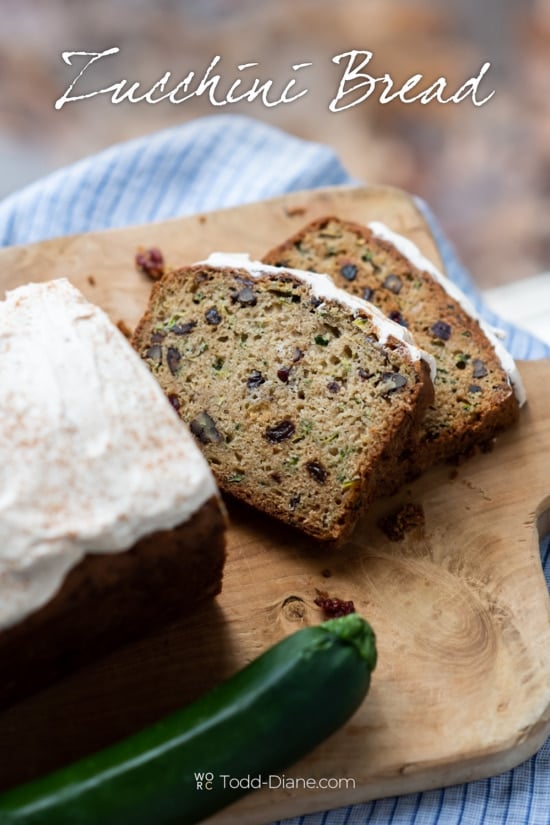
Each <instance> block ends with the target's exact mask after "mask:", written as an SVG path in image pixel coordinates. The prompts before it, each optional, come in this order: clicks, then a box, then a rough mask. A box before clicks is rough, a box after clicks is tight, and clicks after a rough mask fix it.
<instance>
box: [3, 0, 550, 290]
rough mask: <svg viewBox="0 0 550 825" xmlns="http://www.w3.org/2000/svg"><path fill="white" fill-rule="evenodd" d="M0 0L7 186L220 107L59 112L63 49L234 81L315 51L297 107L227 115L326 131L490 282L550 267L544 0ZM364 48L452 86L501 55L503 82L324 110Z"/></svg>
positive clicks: (547, 1) (105, 69) (147, 78)
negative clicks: (416, 205)
mask: <svg viewBox="0 0 550 825" xmlns="http://www.w3.org/2000/svg"><path fill="white" fill-rule="evenodd" d="M0 9H1V10H2V19H3V24H2V26H1V27H0V197H3V196H5V195H7V194H8V193H10V192H11V191H14V190H16V189H17V188H19V187H21V186H23V185H25V184H26V183H28V182H30V181H32V180H34V179H36V178H38V177H40V176H42V175H44V174H46V173H48V172H49V171H51V170H54V169H56V168H58V167H60V166H63V165H66V164H68V163H71V162H73V161H75V160H77V159H79V158H81V157H84V156H85V155H88V154H90V153H93V152H96V151H98V150H100V149H102V148H104V147H106V146H108V145H110V144H112V143H114V142H118V141H122V140H126V139H129V138H132V137H135V136H139V135H143V134H147V133H149V132H153V131H155V130H157V129H161V128H163V127H165V126H169V125H173V124H177V123H183V122H185V121H188V120H191V119H194V118H196V117H198V116H202V115H209V114H214V113H215V114H217V113H218V112H219V111H220V110H219V109H218V110H214V109H213V108H212V107H211V106H210V105H209V103H208V100H207V99H206V98H198V99H192V100H190V101H188V102H186V103H184V104H182V105H179V106H175V105H171V104H170V103H168V102H165V103H162V104H159V105H156V106H151V105H147V104H141V105H130V104H128V103H122V104H120V105H118V106H114V105H112V104H111V103H110V102H109V101H108V99H106V98H105V97H97V98H95V99H93V100H89V101H86V102H81V103H73V104H69V105H66V106H65V107H64V108H63V109H62V110H61V111H55V109H54V105H53V104H54V101H55V100H56V99H57V98H58V97H59V96H60V95H61V94H62V93H63V91H65V89H66V88H67V86H68V84H69V82H70V80H71V79H72V77H73V76H74V74H75V71H74V69H72V68H70V67H68V66H66V65H65V64H64V63H63V62H62V60H61V52H62V51H64V50H74V51H76V50H84V51H101V50H103V49H107V48H110V47H112V46H119V47H120V49H121V52H120V54H119V55H118V56H116V57H115V58H108V59H107V60H104V61H103V63H102V64H97V65H96V67H95V68H94V78H95V80H96V83H97V82H103V83H104V84H109V83H113V82H114V81H115V80H117V79H120V78H121V77H126V78H129V79H130V80H143V82H144V84H145V85H144V88H145V89H146V88H149V86H150V85H152V83H153V82H154V81H155V80H157V79H158V78H160V77H161V75H162V74H164V72H166V71H171V72H172V73H173V77H174V78H182V77H184V76H185V75H186V74H187V72H189V71H190V70H192V69H194V70H195V71H197V73H199V72H200V73H202V72H203V71H204V69H206V67H207V65H208V63H209V62H210V60H211V58H212V57H213V56H214V55H215V54H220V55H221V56H222V58H223V63H222V67H225V69H226V72H227V77H228V78H231V77H234V76H236V75H235V66H236V65H237V64H239V63H243V62H250V61H258V62H259V63H260V69H261V73H262V77H264V78H267V77H272V78H275V79H277V78H279V79H281V80H282V79H286V78H288V77H290V76H291V74H290V66H291V65H292V64H293V63H297V62H304V61H313V63H314V66H315V77H314V80H311V78H312V75H309V74H308V75H307V79H308V80H309V82H308V84H307V85H308V86H309V88H310V92H309V94H308V95H307V96H306V97H304V98H303V99H302V100H300V101H298V102H297V103H295V104H291V105H284V106H279V107H277V108H275V109H272V110H268V109H266V108H265V107H263V106H262V105H261V104H249V103H243V104H241V105H236V106H232V107H231V108H230V109H229V108H227V109H225V111H229V110H230V111H231V112H242V113H244V114H248V115H250V116H255V117H258V118H260V119H262V120H264V121H267V122H270V123H272V124H274V125H276V126H278V127H279V128H281V129H285V130H287V131H289V132H292V133H294V134H296V135H298V136H301V137H304V138H307V139H310V140H316V141H321V142H324V143H327V144H330V145H332V146H333V147H334V148H335V149H336V150H337V152H338V153H339V155H340V157H341V159H342V161H343V163H344V165H345V166H346V167H347V169H348V170H349V171H350V172H351V173H352V174H353V175H355V176H356V177H358V178H360V179H362V180H363V181H365V182H370V183H387V184H392V185H395V186H399V187H402V188H404V189H407V190H409V191H411V192H414V193H416V194H419V195H421V196H422V197H424V198H425V199H426V200H427V201H428V202H429V203H430V204H431V206H432V208H433V209H434V211H435V213H436V214H437V216H438V217H439V219H440V221H441V223H442V224H443V226H444V228H445V230H446V232H447V234H448V235H449V236H450V238H451V239H452V241H453V242H454V244H455V245H456V247H457V248H458V250H459V252H460V255H461V257H462V258H463V260H464V261H465V262H466V264H467V265H468V266H469V268H470V269H471V271H472V272H473V274H474V276H475V279H476V281H477V282H478V284H479V285H480V286H481V287H483V288H487V287H492V286H496V285H501V284H506V283H509V282H511V281H516V280H518V279H522V278H527V277H529V276H532V275H534V274H536V273H538V272H542V271H543V270H547V269H550V265H549V263H550V262H549V258H550V234H549V232H548V215H549V214H550V93H549V92H550V0H484V2H478V0H447V1H446V2H445V0H439V2H438V0H368V2H365V0H341V1H340V2H339V3H336V2H334V0H331V1H330V2H325V0H315V2H314V0H263V2H262V0H260V1H257V2H253V0H202V1H201V2H199V0H197V1H196V2H190V0H157V2H155V3H154V4H153V3H151V2H149V3H147V2H145V0H96V2H95V3H86V2H77V0H48V2H40V1H39V0H0ZM353 48H355V49H368V50H370V51H373V52H374V59H373V61H372V62H371V64H370V65H369V68H368V71H371V72H372V74H375V75H380V74H383V73H384V72H389V73H390V74H391V75H392V77H393V78H394V79H395V80H396V82H399V81H400V82H403V81H404V80H406V79H407V78H408V77H410V76H411V75H412V74H415V73H422V74H425V75H426V78H430V79H434V80H435V79H436V78H437V77H439V76H440V75H444V76H445V77H447V78H448V80H449V88H450V89H452V90H455V89H456V88H458V86H459V85H460V84H461V83H462V82H464V80H466V79H467V78H469V77H471V76H472V75H475V74H477V72H478V71H479V68H480V67H481V65H482V63H484V62H485V61H490V62H491V64H492V67H491V70H490V72H489V75H488V77H487V78H486V80H485V81H484V85H483V86H482V89H483V90H485V91H486V92H487V91H490V90H491V89H493V88H494V89H496V95H495V97H494V98H493V99H492V100H491V101H490V102H489V103H488V104H486V105H485V106H483V107H481V108H476V107H475V106H473V105H472V104H471V102H469V101H466V102H464V103H462V104H461V105H448V106H443V105H440V104H437V103H432V104H430V105H427V106H422V105H420V104H413V105H403V104H402V103H400V102H398V101H397V102H395V103H393V104H390V105H385V106H381V105H379V104H378V103H377V102H376V101H375V99H374V97H373V98H371V99H369V101H366V102H365V103H363V104H361V105H358V106H356V107H355V108H353V109H350V110H348V111H346V112H340V113H337V114H334V113H330V112H329V111H328V102H329V101H330V99H331V98H332V96H333V94H334V92H335V90H336V88H337V85H338V80H339V77H340V75H341V71H342V68H341V67H337V66H335V65H334V64H333V63H332V62H331V58H332V57H333V56H334V55H335V54H339V53H341V52H343V51H347V50H350V49H353ZM109 61H111V62H109ZM311 71H313V70H311ZM304 77H306V75H304Z"/></svg>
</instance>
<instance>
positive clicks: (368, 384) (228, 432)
mask: <svg viewBox="0 0 550 825" xmlns="http://www.w3.org/2000/svg"><path fill="white" fill-rule="evenodd" d="M133 344H134V346H135V347H136V349H137V350H138V352H139V353H140V354H141V355H142V356H143V358H144V359H145V361H146V362H147V364H148V365H149V367H150V369H151V370H152V372H153V373H154V375H155V376H156V377H157V379H158V381H159V382H160V385H161V387H162V388H163V390H164V392H165V393H166V395H167V396H168V398H169V399H170V401H171V403H172V404H173V406H174V408H175V409H176V410H177V411H178V412H179V414H180V416H181V417H182V418H183V420H184V421H185V422H187V424H189V426H190V428H191V432H192V433H194V435H195V437H196V438H197V441H198V442H199V444H200V445H201V446H202V449H203V450H204V454H205V455H206V457H207V458H208V460H209V462H210V465H211V467H212V469H213V471H214V474H215V476H216V478H217V480H218V484H219V485H220V487H221V489H222V490H224V491H225V492H228V493H231V494H232V495H234V496H235V497H237V498H239V499H241V500H242V501H245V502H247V503H249V504H251V505H253V506H255V507H257V508H259V509H260V510H263V511H264V512H266V513H268V514H270V515H272V516H275V517H276V518H278V519H281V520H282V521H284V522H287V523H288V524H291V525H294V526H296V527H298V528H300V529H301V530H303V531H304V532H306V533H308V534H310V535H311V536H314V537H316V538H318V539H321V540H330V541H338V540H342V539H343V538H344V537H345V536H346V535H348V534H349V532H350V531H351V530H352V528H353V526H354V524H355V522H356V520H357V518H358V516H359V513H360V512H361V509H362V508H363V507H364V506H365V505H366V504H367V502H368V501H369V499H370V498H371V496H372V494H373V488H374V484H375V477H376V474H377V472H379V468H380V467H381V465H382V464H383V462H384V459H385V457H390V456H393V455H394V454H395V453H399V452H400V451H401V450H402V449H403V446H404V444H405V442H406V440H407V437H408V434H409V433H410V431H411V429H412V428H414V427H415V426H416V425H417V422H418V421H419V420H420V418H421V417H422V415H423V413H424V411H425V409H426V406H427V405H428V404H429V403H430V401H431V399H432V387H431V380H430V377H429V369H430V367H429V366H428V363H427V361H429V359H428V358H427V356H425V354H423V353H421V352H420V351H419V350H417V349H416V348H415V347H413V346H412V345H411V344H410V336H409V333H408V332H407V331H406V330H405V329H404V328H403V327H399V326H398V325H396V324H393V323H392V322H390V321H388V320H387V319H386V318H384V316H383V315H382V314H381V313H379V312H378V311H377V310H376V309H374V308H372V307H370V306H369V305H368V304H366V303H365V302H364V301H361V300H358V299H356V298H353V297H352V296H350V295H348V294H347V293H345V292H342V291H341V290H338V289H336V288H335V286H334V284H333V283H332V281H330V279H328V278H319V277H318V276H315V275H313V276H312V275H310V274H309V273H303V272H295V271H289V270H283V271H281V270H278V269H274V268H272V267H267V266H265V265H264V264H259V263H252V262H250V261H249V260H248V258H247V256H244V255H227V256H223V255H213V256H211V257H210V258H209V260H208V261H206V262H203V263H200V264H196V265H194V266H189V267H185V268H183V269H179V270H177V271H173V272H169V273H168V274H167V275H165V276H164V278H163V279H162V280H161V281H160V282H159V283H157V284H155V286H154V287H153V290H152V293H151V297H150V301H149V306H148V309H147V312H146V314H145V316H144V317H143V318H142V320H141V322H140V324H139V326H138V328H137V330H136V332H135V335H134V339H133Z"/></svg>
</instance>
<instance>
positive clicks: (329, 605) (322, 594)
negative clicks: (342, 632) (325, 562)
mask: <svg viewBox="0 0 550 825" xmlns="http://www.w3.org/2000/svg"><path fill="white" fill-rule="evenodd" d="M315 592H316V593H317V596H316V598H315V599H313V602H314V604H316V605H317V607H320V608H321V610H322V611H323V613H324V615H325V617H326V618H327V619H336V618H338V617H339V616H348V615H349V614H350V613H355V605H354V604H353V602H352V601H351V600H350V601H344V600H343V599H339V598H337V597H335V596H329V595H328V593H327V592H326V591H324V590H317V588H315Z"/></svg>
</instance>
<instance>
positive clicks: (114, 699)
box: [0, 187, 550, 825]
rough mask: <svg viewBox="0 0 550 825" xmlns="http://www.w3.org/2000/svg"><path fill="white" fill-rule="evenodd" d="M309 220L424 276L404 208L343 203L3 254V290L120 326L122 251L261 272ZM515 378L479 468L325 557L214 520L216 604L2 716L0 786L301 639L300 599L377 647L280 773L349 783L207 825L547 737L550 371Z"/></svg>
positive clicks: (256, 527)
mask: <svg viewBox="0 0 550 825" xmlns="http://www.w3.org/2000/svg"><path fill="white" fill-rule="evenodd" d="M325 214H336V215H339V216H341V217H350V218H354V219H355V220H359V221H361V220H363V221H366V220H371V219H375V218H376V219H379V220H383V221H385V222H386V223H388V225H389V226H390V227H391V228H392V229H394V230H397V231H399V232H401V233H403V234H405V235H407V236H408V237H410V238H411V239H412V240H414V241H415V242H416V243H417V244H418V245H419V246H420V248H421V249H422V251H423V252H424V254H426V255H427V256H428V257H429V258H431V259H432V260H433V261H434V262H435V263H436V264H438V265H441V261H440V260H439V258H438V254H437V251H436V248H435V246H434V242H433V240H432V238H431V236H430V233H429V230H428V228H427V226H426V224H425V221H424V219H423V217H422V215H421V214H420V213H419V211H418V209H417V207H416V206H415V204H414V202H413V201H412V200H411V199H410V198H409V197H408V196H406V195H404V194H403V193H400V192H398V191H396V190H391V189H386V188H372V189H352V188H346V187H344V188H333V189H327V190H319V191H315V192H306V193H295V194H292V195H288V196H285V197H283V198H278V199H275V200H272V201H267V202H264V203H261V204H251V205H248V206H244V207H238V208H235V209H229V210H223V211H220V212H216V213H209V214H208V215H205V216H195V217H188V218H180V219H175V220H172V221H167V222H163V223H159V224H151V225H148V226H144V227H132V228H129V229H120V230H109V231H105V232H97V233H91V234H88V235H79V236H75V237H70V238H60V239H55V240H51V241H46V242H43V243H40V244H34V245H31V246H28V247H17V248H11V249H7V250H4V251H2V252H1V253H0V263H1V273H2V274H1V284H2V287H3V288H5V289H8V288H13V287H14V286H17V285H19V284H22V283H25V282H27V281H31V280H35V281H36V280H48V279H51V278H54V277H60V276H66V277H68V278H69V279H70V280H71V281H72V282H73V283H74V284H75V285H76V286H78V287H79V288H81V289H82V291H83V292H84V293H85V294H86V295H87V297H88V298H90V299H91V300H92V301H94V302H96V303H98V304H100V305H101V306H103V307H104V309H106V310H107V312H109V313H110V315H111V317H112V318H113V320H115V321H118V320H124V321H125V322H126V323H127V324H129V325H130V326H132V325H133V324H135V323H136V321H137V319H138V318H139V316H140V315H141V313H142V311H143V308H144V305H145V302H146V300H147V296H148V292H149V289H150V282H149V281H148V280H147V279H146V278H145V277H144V276H142V275H140V274H138V273H137V272H136V271H135V268H134V265H133V258H134V253H135V250H136V248H137V247H138V246H139V245H142V246H152V245H157V246H160V247H161V249H162V250H163V251H164V253H165V257H166V258H167V260H168V262H169V263H170V264H174V265H177V264H184V263H188V262H191V261H195V260H197V259H201V258H203V257H205V256H207V255H208V254H209V253H210V252H212V251H214V250H217V251H248V252H250V254H251V255H253V256H260V255H262V254H263V253H264V252H265V251H266V250H267V249H268V248H269V247H271V246H272V245H274V244H276V243H278V242H280V241H281V240H282V239H283V238H284V237H285V236H287V235H289V234H290V233H291V232H294V231H296V230H297V229H298V228H300V226H301V225H302V224H305V223H306V222H307V221H308V220H310V219H312V218H313V217H318V216H321V215H325ZM520 370H521V373H522V376H523V378H524V381H525V384H526V387H527V391H528V396H529V403H528V405H527V407H526V408H525V409H524V410H523V411H522V414H521V419H520V422H519V424H518V425H517V426H516V427H515V428H514V429H513V430H511V431H509V432H507V433H506V434H504V435H503V436H501V437H500V438H499V439H498V440H497V443H496V446H495V448H494V450H493V451H492V452H490V453H485V454H481V455H478V456H476V457H475V458H473V459H470V460H469V461H467V462H465V463H464V464H462V465H461V466H458V467H454V468H453V467H450V466H442V467H438V468H436V469H434V470H432V471H431V472H429V473H427V474H426V475H425V476H424V477H423V478H421V479H419V480H418V481H417V482H415V483H414V484H412V485H408V486H407V487H405V488H404V489H403V490H402V491H401V492H400V493H399V494H397V495H396V496H394V497H392V498H389V499H384V500H381V501H379V502H377V504H376V505H375V506H374V507H373V508H372V509H371V511H370V512H369V513H368V514H367V516H366V517H365V518H364V519H363V520H362V521H361V522H360V524H359V526H358V528H357V529H356V531H355V533H354V535H353V537H352V540H351V542H350V543H349V544H348V545H347V546H345V547H344V548H343V549H341V550H339V551H337V552H336V551H327V550H326V549H322V548H320V547H319V546H317V545H316V544H315V543H313V542H312V541H309V540H306V539H302V538H300V537H299V536H298V535H297V534H296V533H294V532H292V531H291V530H287V529H285V528H284V527H281V526H279V525H276V524H275V523H274V522H271V521H270V520H269V519H267V518H266V517H263V516H262V515H259V514H256V513H254V512H253V511H251V510H250V509H248V508H246V507H244V506H240V505H236V504H232V503H229V512H230V517H231V527H230V531H229V552H228V560H227V566H226V573H225V579H224V588H223V593H222V595H221V596H220V597H219V598H218V599H217V600H216V602H213V603H211V604H207V605H205V606H204V607H202V608H201V609H200V610H199V611H198V612H197V613H196V614H195V615H194V616H193V617H191V618H190V619H187V620H186V621H182V622H179V623H176V624H173V625H171V626H170V627H169V628H165V629H164V630H163V631H161V632H158V633H156V634H155V635H152V636H150V637H148V638H146V639H142V640H141V641H139V642H137V643H134V644H132V645H129V646H127V647H126V648H124V649H123V650H120V651H118V652H117V653H116V654H115V655H112V656H110V657H108V658H105V659H103V660H102V661H101V662H97V663H96V664H95V665H93V666H91V667H88V668H87V669H85V670H83V671H80V672H79V673H77V674H75V675H74V676H73V677H71V678H70V679H67V680H65V681H64V682H62V683H59V684H57V685H55V686H53V687H52V688H50V689H49V690H47V691H43V692H42V693H40V694H38V695H35V696H34V697H31V698H29V699H27V700H26V701H24V702H21V703H19V704H18V705H16V706H14V707H12V708H10V709H9V710H7V711H5V712H3V713H2V714H0V742H1V751H0V785H1V786H3V787H6V786H9V785H11V784H14V783H16V782H19V781H22V780H24V779H27V778H30V777H31V776H35V775H37V774H39V773H43V772H45V771H47V770H50V769H52V768H54V767H56V766H59V765H61V764H63V763H65V762H67V761H68V760H70V759H73V758H75V757H77V756H79V755H82V754H84V753H87V752H90V751H92V750H95V749H97V748H99V747H101V746H103V745H105V744H107V743H109V742H112V741H114V740H116V739H117V738H120V737H121V736H123V735H125V734H128V733H129V732H131V731H134V730H136V729H137V728H139V727H140V726H143V725H144V724H147V723H149V722H151V721H153V720H155V719H157V718H159V717H160V716H161V715H163V714H164V713H166V712H168V711H170V710H172V709H174V708H176V707H178V706H180V705H181V704H183V703H184V702H187V701H190V700H192V699H193V698H194V697H196V696H197V695H199V694H200V693H201V692H202V691H204V690H206V689H208V688H209V687H211V686H212V685H214V684H215V683H216V682H218V681H219V680H221V679H223V678H225V677H227V676H229V675H230V674H231V673H233V672H234V671H235V670H237V669H238V668H239V667H241V666H242V665H243V664H245V663H246V662H248V661H250V659H251V658H253V657H254V656H256V655H257V654H258V653H260V652H261V651H262V650H263V649H265V648H266V647H267V646H268V645H270V644H272V643H273V642H275V641H276V640H277V639H280V638H281V637H282V636H284V635H285V634H287V633H289V632H291V631H293V630H295V629H298V628H299V627H301V626H303V625H304V624H309V623H316V622H318V621H319V620H320V619H321V614H320V611H319V608H318V607H316V605H315V604H314V599H315V597H316V595H317V590H323V591H326V592H328V593H329V595H331V596H338V597H340V598H343V599H353V601H354V602H355V606H356V608H357V610H358V611H359V612H360V613H362V614H364V615H365V616H366V617H367V618H368V619H369V620H370V621H371V623H372V624H373V626H374V628H375V630H376V633H377V637H378V647H379V664H378V667H377V669H376V671H375V674H374V677H373V683H372V688H371V692H370V694H369V696H368V698H367V700H366V701H365V703H364V704H363V706H362V707H361V708H360V710H359V711H358V712H357V713H356V714H355V716H354V717H353V718H352V719H351V720H350V722H349V723H348V724H347V725H346V726H345V727H344V728H343V729H341V730H340V731H339V732H337V733H336V734H334V735H333V736H332V737H331V738H330V739H328V740H327V741H326V742H325V743H324V744H322V745H321V746H320V747H318V748H317V749H316V750H315V751H314V752H312V753H311V754H310V755H309V756H308V757H307V758H305V759H303V760H302V761H301V762H300V763H298V764H296V765H295V766H293V767H292V768H289V769H288V770H287V771H285V776H286V777H287V780H288V779H289V778H292V777H300V778H308V777H312V778H316V779H319V778H327V779H331V780H339V779H342V778H348V780H350V781H348V782H347V783H342V784H341V787H339V788H335V787H332V788H328V789H326V790H325V789H322V788H316V789H309V790H308V789H303V788H302V789H298V790H292V789H289V788H288V787H287V788H284V789H282V788H279V789H264V790H262V791H259V792H255V793H253V794H251V795H249V796H247V797H245V798H243V799H242V800H240V801H239V802H237V803H236V804H235V805H233V806H231V807H230V808H228V809H226V810H225V811H224V812H222V813H220V814H219V815H217V816H216V817H214V818H213V819H212V820H211V821H212V823H214V822H216V823H219V825H221V823H226V824H227V825H229V823H235V825H237V823H238V825H253V823H266V822H270V821H272V820H274V819H277V818H280V817H284V816H292V815H296V814H300V813H306V812H310V811H318V810H324V809H328V808H334V807H337V806H340V805H347V804H350V803H353V802H360V801H365V800H368V799H372V798H376V797H381V796H385V795H389V794H399V793H405V792H409V791H416V790H421V789H426V788H432V787H438V786H442V785H448V784H454V783H457V782H463V781H466V780H470V779H475V778H479V777H483V776H489V775H493V774H496V773H499V772H501V771H504V770H507V769H508V768H510V767H512V766H514V765H516V764H518V763H519V762H521V761H523V760H524V759H526V758H527V757H529V756H530V755H531V754H532V753H534V752H535V751H536V750H537V749H538V748H539V747H540V746H541V745H542V744H543V742H544V740H545V738H546V737H547V736H548V734H549V733H550V601H549V597H548V590H547V587H546V583H545V581H544V576H543V573H542V569H541V563H540V553H539V536H541V535H544V533H545V532H547V531H548V530H550V518H549V515H548V514H549V512H550V478H549V471H548V458H547V455H548V450H549V448H550V417H549V416H548V410H549V409H550V362H547V361H539V362H524V363H521V364H520ZM144 426H147V424H146V422H144ZM410 503H412V504H414V505H415V506H416V507H417V508H418V509H419V510H421V511H422V513H423V515H424V520H425V523H424V524H423V525H419V526H417V527H415V528H414V529H413V530H410V531H408V532H407V533H406V534H405V536H404V537H403V539H402V540H400V541H390V540H389V538H388V537H387V535H386V534H385V532H384V531H383V530H382V529H381V528H380V526H379V523H380V519H381V518H383V517H385V516H388V515H390V516H391V515H392V514H393V513H394V512H396V511H397V510H398V509H399V508H400V507H401V506H403V505H404V504H410ZM45 643H47V640H45ZM331 784H334V782H332V783H331Z"/></svg>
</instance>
